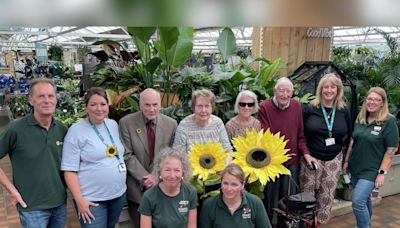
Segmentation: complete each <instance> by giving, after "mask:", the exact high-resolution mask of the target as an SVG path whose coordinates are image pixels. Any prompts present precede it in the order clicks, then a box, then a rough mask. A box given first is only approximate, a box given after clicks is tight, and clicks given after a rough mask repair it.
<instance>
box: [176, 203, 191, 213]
mask: <svg viewBox="0 0 400 228" xmlns="http://www.w3.org/2000/svg"><path fill="white" fill-rule="evenodd" d="M188 204H189V201H187V200H181V201H180V202H179V206H178V211H179V212H180V213H187V212H188Z"/></svg>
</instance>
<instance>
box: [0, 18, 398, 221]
mask: <svg viewBox="0 0 400 228" xmlns="http://www.w3.org/2000/svg"><path fill="white" fill-rule="evenodd" d="M399 39H400V27H354V26H342V27H123V26H47V27H21V26H0V131H2V130H3V129H4V128H5V127H6V126H7V124H9V123H10V122H12V121H14V120H16V119H18V118H21V117H24V116H26V115H27V114H28V113H30V112H31V107H30V105H29V104H28V90H29V81H30V80H31V79H32V78H37V77H47V78H52V79H54V81H55V83H56V85H57V93H58V94H57V100H58V104H57V108H56V113H55V118H56V119H57V120H60V121H61V122H63V123H64V124H65V125H66V126H71V125H72V124H73V123H75V122H76V121H78V120H79V119H80V118H83V117H84V116H85V110H84V101H83V98H82V96H83V94H84V93H85V91H86V90H87V89H88V88H90V87H92V86H99V87H102V88H105V89H107V96H108V98H109V101H110V113H109V117H110V118H112V119H115V120H117V121H118V120H119V119H121V118H122V117H123V116H125V115H127V114H129V113H133V112H135V111H138V110H139V97H138V95H139V92H140V91H143V90H144V89H145V88H156V89H158V90H159V91H161V92H162V106H163V108H162V111H161V112H162V113H163V114H166V115H168V116H170V117H173V118H174V119H176V120H177V121H178V122H179V120H182V119H183V118H184V117H186V116H187V115H189V114H190V113H191V109H190V99H191V92H192V91H194V90H195V89H196V88H200V87H202V88H209V89H210V90H213V91H214V92H215V93H216V96H217V100H216V108H215V110H214V114H215V115H217V116H218V117H220V118H221V119H222V120H223V121H224V122H227V121H228V120H229V119H230V118H232V117H233V116H234V115H235V113H234V103H235V99H236V96H237V95H238V93H239V92H240V91H241V90H243V89H245V88H246V89H250V90H252V91H254V92H255V93H256V94H257V95H258V97H259V100H260V101H261V100H264V99H267V98H271V97H272V96H273V87H274V85H275V83H276V81H277V79H278V78H279V77H289V78H290V79H292V81H293V82H294V84H295V92H294V97H295V98H296V99H298V100H299V101H300V102H301V103H302V104H307V103H309V102H310V101H311V100H312V99H314V98H315V96H314V93H315V90H316V86H317V84H318V81H319V79H320V78H321V77H322V76H323V75H324V74H325V73H328V72H335V73H337V74H338V75H340V77H341V78H342V80H343V83H344V86H345V89H344V92H345V101H346V103H347V106H348V107H351V109H352V110H351V113H352V118H353V120H354V119H355V115H356V114H357V112H358V110H359V108H360V105H361V104H362V101H363V100H362V99H363V98H364V96H365V94H366V92H367V91H368V89H369V88H370V87H373V86H381V87H383V88H384V89H385V90H386V92H387V95H388V101H389V110H390V112H391V113H392V114H393V115H394V116H396V118H397V125H398V126H399V127H400V112H399V111H400V43H399V41H400V40H399ZM171 56H174V58H172V59H171V58H169V57H171ZM397 153H399V152H397ZM0 167H1V168H2V169H3V170H5V171H7V172H6V174H7V175H11V166H10V163H9V161H8V160H7V161H6V159H2V160H1V161H0ZM347 187H348V185H347V184H345V183H344V180H343V177H341V178H340V179H339V183H338V186H337V194H336V195H337V196H336V198H337V199H336V200H335V204H334V208H333V210H334V216H335V217H334V219H333V221H335V222H332V223H329V224H328V225H325V226H323V227H341V226H337V225H336V226H335V225H333V223H336V222H340V221H342V220H343V218H345V217H344V216H347V217H346V218H347V219H348V220H350V222H348V223H345V225H343V227H348V226H346V225H352V226H354V218H353V217H349V216H351V215H348V214H349V213H350V214H351V201H348V192H347V191H348V189H346V188H347ZM0 189H1V188H0ZM349 191H351V190H349ZM0 193H1V194H0V197H1V198H0V228H1V227H20V226H19V220H18V216H17V215H18V214H17V212H16V210H15V208H13V207H11V206H9V205H8V203H9V198H7V193H6V191H4V190H3V191H0ZM399 194H400V155H395V156H394V159H393V162H392V167H391V168H390V170H389V171H388V174H387V179H386V182H385V185H384V186H383V187H381V188H380V189H379V192H378V193H377V194H376V196H375V198H374V201H373V203H374V205H375V207H376V208H377V210H380V209H379V208H380V207H382V208H383V207H384V206H385V205H388V204H389V202H388V201H392V202H400V195H399ZM345 195H347V196H345ZM343 198H344V199H343ZM385 199H388V201H387V202H385ZM68 209H69V212H68V218H71V219H70V220H69V225H68V227H77V226H78V223H77V222H76V218H75V217H76V216H75V215H74V212H73V209H72V206H68ZM382 210H392V208H386V209H382ZM397 214H398V213H397ZM378 215H379V213H378ZM342 216H343V217H342ZM381 216H384V215H381ZM72 218H73V219H72ZM128 219H129V217H128V215H127V214H126V213H122V214H121V218H120V225H119V226H120V227H129V226H128V225H127V220H128ZM379 219H380V218H379V216H375V217H373V221H374V224H375V225H376V227H389V226H386V225H387V224H396V223H394V222H395V221H388V222H387V223H384V221H381V220H379ZM384 219H386V218H384ZM384 219H383V220H384ZM395 219H396V221H397V224H398V221H400V218H399V217H396V218H393V220H395ZM391 222H392V223H391ZM11 224H12V225H11ZM379 224H380V225H382V226H379Z"/></svg>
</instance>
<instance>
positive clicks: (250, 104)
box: [239, 102, 256, 107]
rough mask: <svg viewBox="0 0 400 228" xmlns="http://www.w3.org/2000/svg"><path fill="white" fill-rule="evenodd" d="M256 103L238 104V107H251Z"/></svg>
mask: <svg viewBox="0 0 400 228" xmlns="http://www.w3.org/2000/svg"><path fill="white" fill-rule="evenodd" d="M255 104H256V103H254V102H252V103H246V102H239V106H240V107H246V106H247V107H253V106H254V105H255Z"/></svg>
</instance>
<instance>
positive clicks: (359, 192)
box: [351, 177, 375, 228]
mask: <svg viewBox="0 0 400 228" xmlns="http://www.w3.org/2000/svg"><path fill="white" fill-rule="evenodd" d="M351 183H352V185H353V193H352V195H351V201H352V207H353V213H354V216H355V217H356V220H357V228H370V227H371V217H372V203H371V193H372V190H374V187H375V182H373V181H370V180H365V179H357V178H353V177H352V178H351Z"/></svg>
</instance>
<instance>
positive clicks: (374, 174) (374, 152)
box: [343, 87, 399, 228]
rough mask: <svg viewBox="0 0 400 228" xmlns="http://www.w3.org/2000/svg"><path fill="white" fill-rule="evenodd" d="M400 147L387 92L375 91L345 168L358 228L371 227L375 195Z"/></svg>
mask: <svg viewBox="0 0 400 228" xmlns="http://www.w3.org/2000/svg"><path fill="white" fill-rule="evenodd" d="M398 144H399V132H398V128H397V125H396V118H395V117H394V116H393V115H391V114H390V113H389V109H388V101H387V96H386V92H385V90H383V89H382V88H380V87H373V88H371V89H370V90H369V91H368V93H367V95H366V97H365V99H364V102H363V105H362V107H361V111H360V113H359V114H358V116H357V120H356V124H355V127H354V131H353V135H352V140H351V142H350V146H349V150H348V152H347V155H346V160H345V163H344V166H343V170H344V172H345V173H347V172H348V171H349V172H350V174H351V182H352V185H353V194H352V206H353V212H354V215H355V217H356V220H357V227H358V228H369V227H371V216H372V205H371V198H370V196H371V193H372V190H373V189H374V188H379V187H380V186H382V185H383V183H384V181H385V174H386V173H387V171H388V170H389V168H390V165H391V162H392V158H393V156H394V153H395V152H396V151H397V147H398Z"/></svg>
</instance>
